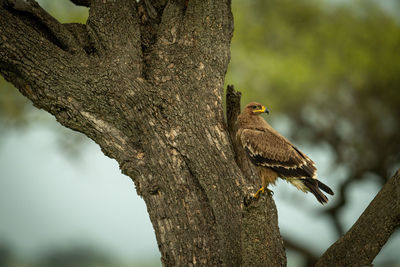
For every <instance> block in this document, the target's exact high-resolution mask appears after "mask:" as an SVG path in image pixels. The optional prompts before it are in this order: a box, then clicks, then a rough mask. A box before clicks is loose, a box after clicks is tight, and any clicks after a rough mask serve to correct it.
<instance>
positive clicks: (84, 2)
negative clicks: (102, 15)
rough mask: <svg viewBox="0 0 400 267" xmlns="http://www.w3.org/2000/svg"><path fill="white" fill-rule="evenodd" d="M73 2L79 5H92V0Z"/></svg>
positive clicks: (76, 0) (74, 0)
mask: <svg viewBox="0 0 400 267" xmlns="http://www.w3.org/2000/svg"><path fill="white" fill-rule="evenodd" d="M71 2H72V3H74V4H75V5H77V6H86V7H89V6H90V0H71Z"/></svg>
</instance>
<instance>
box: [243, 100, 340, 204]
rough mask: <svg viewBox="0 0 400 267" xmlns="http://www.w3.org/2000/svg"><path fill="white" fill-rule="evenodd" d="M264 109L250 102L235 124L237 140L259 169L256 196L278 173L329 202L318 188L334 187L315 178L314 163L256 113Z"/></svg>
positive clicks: (304, 190)
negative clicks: (258, 183)
mask: <svg viewBox="0 0 400 267" xmlns="http://www.w3.org/2000/svg"><path fill="white" fill-rule="evenodd" d="M264 112H268V111H267V110H266V108H265V107H264V106H263V105H261V104H259V103H256V102H252V103H249V104H248V105H247V106H246V107H245V108H244V110H243V111H242V113H241V114H240V115H239V116H238V119H237V124H236V129H237V132H236V138H237V140H238V142H239V143H240V144H241V145H242V147H243V148H244V150H245V151H246V153H247V155H248V156H249V158H250V160H251V162H252V163H253V164H254V165H256V166H257V167H258V169H259V170H260V176H261V181H262V188H261V189H260V190H259V191H258V192H257V193H256V195H255V197H256V198H258V194H259V193H260V191H261V192H263V191H264V188H265V187H267V186H268V184H270V183H272V184H274V183H275V181H276V179H277V178H278V177H281V178H283V179H285V180H286V181H288V182H289V183H291V184H293V185H294V186H296V187H297V188H298V189H300V190H302V191H303V192H311V193H312V194H314V196H315V197H316V198H317V200H318V201H319V202H321V203H326V202H328V198H327V197H326V196H325V195H324V194H323V193H322V192H321V190H323V191H325V192H326V193H328V194H331V195H333V191H332V190H331V189H330V188H329V187H328V186H327V185H325V184H323V183H322V182H321V181H319V180H317V168H316V167H315V163H314V162H313V161H312V160H311V159H310V158H309V157H307V155H305V154H304V153H303V152H301V151H300V150H299V149H297V148H296V147H295V146H294V145H292V144H291V143H290V142H289V140H287V139H286V138H285V137H283V136H282V135H280V134H279V133H278V132H277V131H275V130H274V129H273V128H272V127H271V126H270V125H269V124H268V123H267V122H266V121H265V120H264V119H263V118H262V117H261V116H258V115H259V114H261V113H264ZM320 189H321V190H320Z"/></svg>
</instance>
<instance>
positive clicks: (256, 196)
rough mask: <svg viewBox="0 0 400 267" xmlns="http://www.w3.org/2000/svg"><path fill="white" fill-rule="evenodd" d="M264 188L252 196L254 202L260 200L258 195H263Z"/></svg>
mask: <svg viewBox="0 0 400 267" xmlns="http://www.w3.org/2000/svg"><path fill="white" fill-rule="evenodd" d="M264 190H265V188H264V187H261V188H260V189H258V191H257V192H256V193H255V194H254V196H253V198H255V199H256V200H258V199H259V198H260V193H264ZM267 190H268V189H267Z"/></svg>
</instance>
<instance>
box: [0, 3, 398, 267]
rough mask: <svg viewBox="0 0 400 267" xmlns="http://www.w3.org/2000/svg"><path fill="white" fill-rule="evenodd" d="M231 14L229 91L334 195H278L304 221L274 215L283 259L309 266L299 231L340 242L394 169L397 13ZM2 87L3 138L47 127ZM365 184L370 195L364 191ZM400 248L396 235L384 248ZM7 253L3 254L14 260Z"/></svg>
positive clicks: (284, 7) (289, 9) (237, 6)
mask: <svg viewBox="0 0 400 267" xmlns="http://www.w3.org/2000/svg"><path fill="white" fill-rule="evenodd" d="M40 3H41V5H42V6H43V7H44V8H46V9H47V10H48V11H49V12H50V13H51V14H52V15H54V16H56V17H57V18H58V19H59V20H60V21H62V22H69V21H75V22H76V21H80V22H84V21H85V19H86V17H87V9H82V8H76V7H74V6H73V5H72V4H70V2H69V1H44V0H43V1H40ZM232 5H233V6H232V8H233V13H234V17H235V32H234V38H233V40H232V48H231V63H230V67H229V71H228V74H227V78H226V83H227V84H234V85H235V87H236V89H237V90H239V91H241V92H242V93H243V98H242V104H243V105H244V104H245V103H247V102H249V101H251V100H255V101H259V102H262V103H264V104H265V105H266V106H267V107H268V108H269V109H270V111H271V115H270V117H269V118H268V119H269V120H270V121H271V124H272V125H273V126H274V127H275V128H278V129H279V130H280V131H281V132H283V133H284V134H285V135H286V136H287V137H289V139H291V140H292V141H294V142H295V143H296V144H298V146H299V147H302V149H303V148H305V149H303V150H305V152H307V154H309V152H311V153H310V154H311V157H312V158H313V159H314V160H315V161H316V162H317V165H322V166H319V167H320V176H321V177H322V180H323V181H324V182H326V183H327V184H329V185H332V187H333V188H334V191H335V192H336V195H335V196H334V197H333V198H331V203H330V204H329V205H328V206H327V207H325V208H320V207H317V206H316V205H315V203H314V202H313V201H310V202H307V201H304V203H299V201H300V202H302V200H303V199H304V197H303V196H301V197H299V198H296V197H297V196H298V195H297V193H295V192H294V191H293V192H291V191H289V190H290V189H288V188H287V186H279V187H277V188H276V190H274V191H276V194H275V197H274V198H275V200H276V202H277V205H278V211H279V212H280V214H281V212H283V213H284V210H285V207H286V206H294V207H295V208H296V209H297V208H298V209H303V210H304V211H302V213H303V214H305V215H304V216H305V217H306V219H305V220H303V221H297V219H291V217H290V215H287V214H283V216H281V215H280V220H282V217H283V219H286V220H291V222H290V223H289V222H280V223H282V224H284V226H283V227H282V234H283V236H284V237H285V239H286V241H287V246H288V247H289V248H290V249H291V250H292V251H296V253H295V254H290V253H289V259H288V262H289V265H291V266H301V265H304V266H311V265H312V264H313V263H314V261H315V259H316V258H317V257H318V256H319V254H320V253H321V252H323V250H324V249H318V246H316V245H313V244H310V243H312V242H311V241H310V239H309V238H308V237H309V236H308V235H309V233H308V235H307V234H306V235H298V234H297V235H296V232H297V231H301V229H298V228H307V229H308V231H309V232H310V231H311V232H312V233H313V234H314V235H316V236H320V237H319V238H321V239H323V238H327V237H326V236H331V237H332V238H331V239H332V240H336V239H337V238H338V237H339V236H341V235H342V234H343V233H344V232H345V231H346V230H347V229H348V228H349V227H350V226H351V223H352V222H354V221H355V220H356V218H357V217H358V215H359V213H361V211H362V210H363V209H364V208H365V206H366V205H367V204H368V201H365V200H361V199H358V198H357V196H358V195H357V194H356V193H355V192H356V191H357V190H363V189H365V188H367V189H368V190H370V191H369V192H368V194H369V195H371V198H372V197H373V196H374V195H375V194H376V193H377V192H378V190H379V188H380V187H381V186H382V185H383V184H384V183H385V181H386V179H388V178H390V177H391V175H392V174H393V173H394V171H395V170H396V168H399V167H400V123H399V118H400V75H399V74H400V53H399V51H400V20H399V18H400V17H399V16H398V14H400V12H399V11H400V5H399V4H398V3H397V2H396V1H385V2H379V1H339V2H336V3H335V4H332V3H331V2H328V1H317V0H298V1H291V0H279V1H278V0H269V1H265V0H251V1H248V0H233V3H232ZM0 87H1V88H0V92H1V93H0V125H1V126H0V137H1V135H4V132H5V131H7V129H10V128H14V127H17V128H21V127H26V126H27V125H28V124H30V123H38V122H37V121H38V120H39V121H41V123H50V122H49V120H47V119H43V118H42V117H40V116H39V117H38V116H36V117H32V115H31V114H32V109H33V107H32V106H31V103H30V102H29V101H28V100H26V99H25V98H23V97H22V96H21V95H20V94H19V92H18V91H17V90H16V89H14V88H12V86H11V85H10V84H7V83H6V82H4V80H1V81H0ZM35 114H36V113H35ZM46 118H47V117H46ZM51 123H54V122H53V121H52V122H51ZM65 134H68V135H69V137H68V138H65V137H61V138H59V140H60V143H61V144H64V145H63V152H65V151H67V152H68V151H70V150H72V151H75V152H76V151H79V144H80V143H81V142H84V141H83V140H84V139H83V138H82V135H79V134H70V133H69V132H68V133H66V132H65V131H62V133H60V135H62V136H63V135H65ZM77 144H78V145H77ZM0 145H1V144H0ZM77 146H78V147H77ZM75 148H76V149H75ZM307 150H308V151H307ZM325 158H327V160H323V159H325ZM321 167H322V168H321ZM366 183H370V184H373V186H372V187H371V186H370V187H363V184H366ZM288 195H289V198H288V197H287V196H288ZM280 199H283V201H280ZM369 200H370V199H369ZM280 203H283V204H280ZM294 204H295V205H294ZM281 205H282V206H281ZM282 210H283V211H282ZM355 210H356V211H357V212H355ZM358 211H359V213H358ZM322 217H323V218H324V219H323V223H324V225H325V226H324V228H323V230H320V231H317V230H315V232H313V222H314V221H316V220H321V218H322ZM346 218H350V219H346ZM307 220H308V221H307ZM349 221H350V223H349ZM300 224H301V225H300ZM285 225H286V227H285ZM287 225H290V227H287ZM326 231H328V233H327V232H326ZM317 238H318V237H317ZM153 239H154V236H153ZM311 239H312V238H311ZM399 243H400V236H399V234H398V233H397V234H395V235H393V237H392V238H391V240H390V241H389V243H388V245H387V246H396V245H394V244H399ZM391 244H393V245H391ZM324 246H325V247H326V246H329V244H324V245H323V247H324ZM3 251H4V253H2V254H1V255H3V254H4V255H6V256H7V255H8V256H7V257H8V258H10V257H11V256H9V255H11V252H8V250H6V249H4V250H3ZM391 251H395V249H392V250H391ZM5 252H7V253H5ZM78 254H79V253H78ZM95 254H96V253H93V255H95ZM381 254H383V255H384V256H381V257H378V260H376V262H375V263H376V265H378V266H400V259H399V257H398V255H397V254H394V253H389V252H388V253H386V254H385V253H384V252H382V253H381ZM1 255H0V258H1V257H2V256H1ZM71 255H72V254H71ZM71 255H70V254H68V257H70V256H71ZM96 255H97V254H96ZM6 256H4V257H6ZM98 259H99V261H101V264H103V265H104V264H106V262H107V261H106V260H105V258H102V257H98ZM50 260H51V259H50V258H48V259H47V263H49V262H50ZM0 262H2V261H1V259H0ZM8 262H10V260H9V261H8ZM43 262H44V261H43ZM94 262H96V261H94ZM90 264H91V263H90ZM90 264H89V265H90ZM101 264H100V265H101ZM49 266H50V265H49ZM81 266H83V265H81ZM90 266H92V265H90ZM96 266H97V265H96ZM110 266H111V265H110Z"/></svg>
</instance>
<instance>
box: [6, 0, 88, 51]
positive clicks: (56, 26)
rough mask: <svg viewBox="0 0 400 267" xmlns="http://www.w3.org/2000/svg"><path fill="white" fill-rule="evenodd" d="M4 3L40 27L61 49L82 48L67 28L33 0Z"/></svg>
mask: <svg viewBox="0 0 400 267" xmlns="http://www.w3.org/2000/svg"><path fill="white" fill-rule="evenodd" d="M4 3H5V4H4V5H5V7H7V8H8V9H9V10H10V11H11V12H14V13H15V12H18V14H19V15H20V17H21V18H23V17H24V18H25V19H28V20H30V22H31V23H30V24H31V25H37V26H38V27H37V28H40V30H41V32H43V33H44V34H45V35H46V36H47V38H48V40H49V41H51V42H52V43H54V44H56V45H57V46H58V47H60V48H61V49H63V50H65V51H71V52H75V51H76V50H79V49H82V48H81V47H80V46H78V43H77V42H76V40H75V38H74V36H73V35H72V34H71V33H70V32H69V31H68V29H67V28H65V27H64V26H63V24H61V23H59V22H58V21H57V20H56V19H55V18H54V17H52V16H51V15H50V14H49V13H47V12H46V11H45V10H44V9H43V8H42V7H41V6H40V5H39V4H38V3H37V2H36V1H35V0H26V1H23V0H5V2H4ZM33 20H34V21H33Z"/></svg>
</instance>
